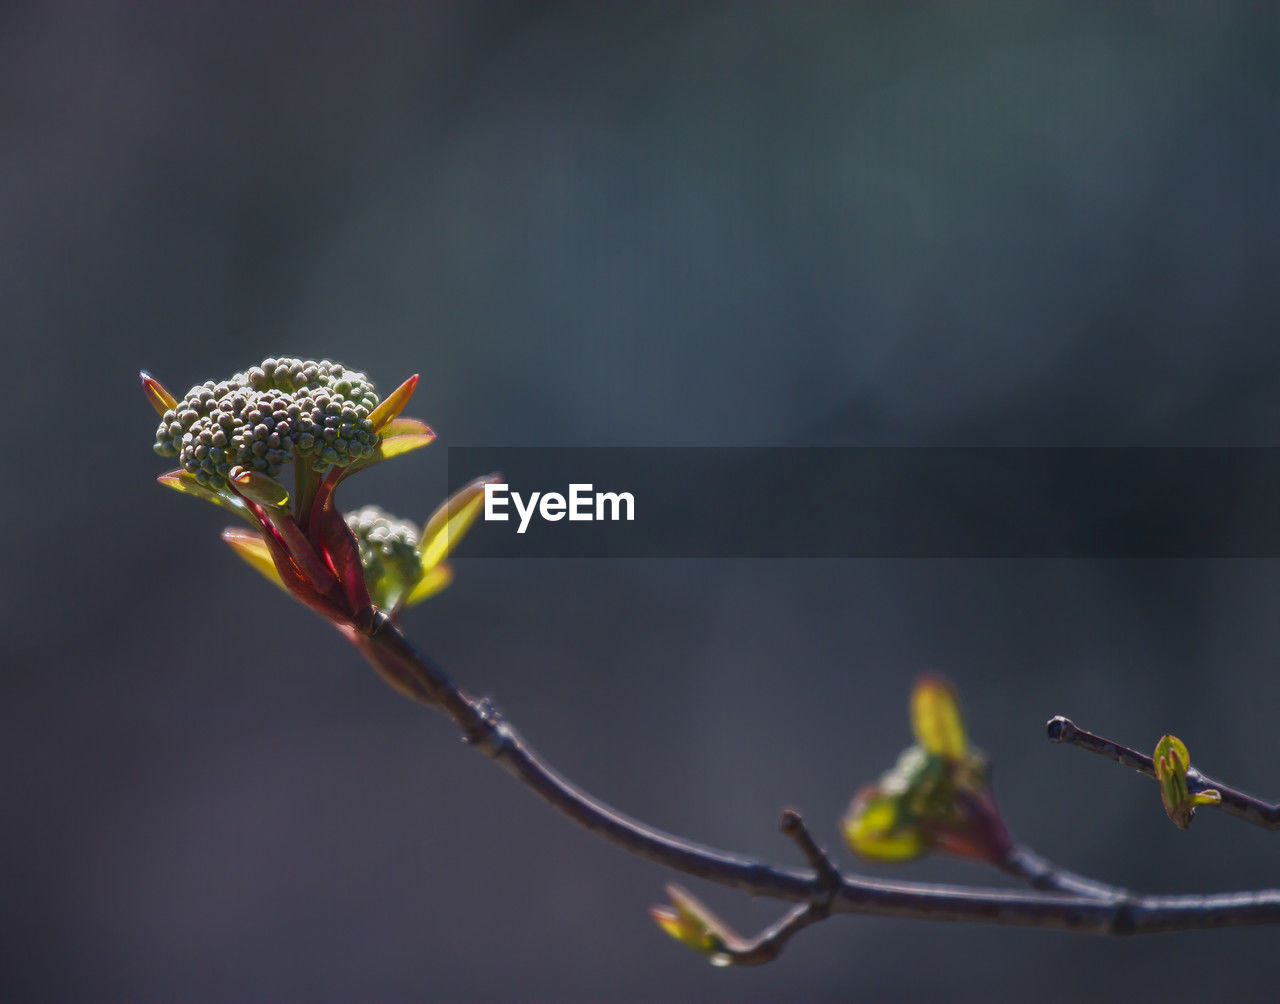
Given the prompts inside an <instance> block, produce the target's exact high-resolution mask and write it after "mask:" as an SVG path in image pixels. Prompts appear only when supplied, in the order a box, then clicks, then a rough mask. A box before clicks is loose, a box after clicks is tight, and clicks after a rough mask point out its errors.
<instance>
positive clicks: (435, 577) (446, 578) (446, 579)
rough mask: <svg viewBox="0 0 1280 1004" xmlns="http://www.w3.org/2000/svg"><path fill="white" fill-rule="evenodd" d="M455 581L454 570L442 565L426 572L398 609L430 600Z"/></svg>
mask: <svg viewBox="0 0 1280 1004" xmlns="http://www.w3.org/2000/svg"><path fill="white" fill-rule="evenodd" d="M452 581H453V569H452V568H450V567H449V566H448V565H447V564H444V563H441V564H439V565H435V566H433V567H432V568H431V569H430V570H429V571H427V572H424V573H423V575H422V578H421V579H419V580H418V584H417V585H416V586H414V587H413V591H412V592H411V593H410V594H409V595H408V596H407V597H405V598H404V599H403V600H401V601H400V603H399V604H398V605H397V609H401V608H404V607H412V606H415V605H416V604H419V603H421V602H422V601H423V600H426V599H430V598H431V597H432V596H435V594H436V593H438V592H440V591H441V590H442V589H444V588H445V587H446V586H448V585H449V583H451V582H452Z"/></svg>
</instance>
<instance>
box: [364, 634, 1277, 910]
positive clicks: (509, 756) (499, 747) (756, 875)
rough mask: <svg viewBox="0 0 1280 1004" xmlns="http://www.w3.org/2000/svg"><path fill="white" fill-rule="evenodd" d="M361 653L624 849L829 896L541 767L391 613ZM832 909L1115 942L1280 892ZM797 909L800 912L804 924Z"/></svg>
mask: <svg viewBox="0 0 1280 1004" xmlns="http://www.w3.org/2000/svg"><path fill="white" fill-rule="evenodd" d="M360 648H361V651H362V652H363V654H364V655H365V656H366V657H367V658H368V659H369V660H370V661H371V662H373V663H374V665H375V666H376V667H378V668H379V669H380V670H381V671H382V672H384V673H386V672H391V675H393V676H395V677H405V676H406V675H408V676H412V678H413V684H412V690H413V691H414V692H415V693H416V694H417V695H418V696H419V697H420V698H421V699H424V700H426V701H427V702H429V703H431V704H433V705H434V706H436V707H439V708H440V709H441V710H443V711H444V712H445V713H446V714H448V715H449V717H450V718H452V719H453V721H454V722H455V724H456V725H457V726H458V727H459V729H460V730H461V731H462V734H463V738H464V740H466V741H467V742H468V743H470V744H471V745H472V746H474V747H475V748H476V749H478V750H480V751H482V752H484V753H485V754H487V755H488V756H490V757H491V758H493V760H495V761H496V762H497V763H498V764H499V765H500V766H501V767H502V768H503V769H504V770H506V771H507V772H508V773H510V774H512V775H513V776H514V777H516V778H517V779H518V780H519V781H520V782H521V783H522V784H524V785H525V786H526V787H527V788H529V789H530V790H531V791H532V792H533V793H534V794H536V795H538V796H539V797H540V798H542V799H543V800H545V801H546V802H548V803H549V804H550V805H551V806H552V807H554V808H555V809H557V810H559V811H560V812H561V813H563V814H564V815H566V816H568V817H569V818H570V819H572V820H573V821H574V822H576V823H578V824H579V825H580V826H582V827H583V828H585V829H587V830H589V831H591V832H592V833H596V834H598V835H599V836H601V837H603V838H605V839H606V840H609V841H611V842H612V843H614V844H616V845H617V846H619V847H621V848H622V849H624V850H626V851H629V852H630V853H632V854H636V855H638V856H640V857H643V858H647V859H648V860H650V861H654V862H657V863H658V864H662V865H665V866H666V867H669V868H672V869H674V870H676V871H681V872H684V873H686V874H688V875H693V876H696V877H698V878H703V879H708V880H709V881H712V882H717V883H719V884H721V885H726V886H730V887H732V888H735V889H739V890H741V891H743V892H746V893H749V894H751V895H756V896H767V897H770V898H772V899H778V900H784V901H791V902H797V903H802V904H805V905H806V907H807V906H808V905H810V904H812V903H813V902H814V901H815V900H819V899H820V898H821V897H823V896H824V895H825V894H826V892H827V881H826V880H825V879H824V877H823V876H820V875H819V874H817V873H816V872H810V871H795V870H793V869H788V868H779V867H776V866H773V865H769V864H766V863H765V862H762V861H758V860H755V859H752V858H747V857H743V856H741V855H737V854H731V853H727V852H724V851H720V850H715V849H713V848H710V847H706V846H704V845H701V844H697V843H693V842H691V841H688V840H684V839H682V838H680V837H675V836H672V835H671V834H668V833H663V832H662V831H661V830H658V829H655V828H654V827H651V826H648V825H646V824H644V823H641V822H639V821H637V820H634V819H631V818H629V817H627V816H625V815H623V814H622V813H620V812H617V811H616V810H614V809H612V808H610V807H609V806H607V805H605V804H604V803H602V802H599V801H597V800H596V799H594V798H592V797H591V796H590V795H588V794H586V793H585V792H583V791H580V790H579V789H578V788H576V787H574V786H573V785H572V784H571V783H570V782H569V781H567V780H565V779H564V778H563V777H561V776H560V775H559V774H557V773H556V772H555V771H554V770H553V769H552V768H551V767H549V766H547V765H546V764H544V763H543V762H542V761H541V760H540V759H539V758H538V756H537V754H536V753H534V752H533V750H532V749H531V748H530V747H529V746H528V745H527V744H526V743H525V742H524V740H523V739H522V738H521V737H520V735H519V734H518V733H517V732H516V730H515V729H514V728H512V726H511V725H510V724H509V723H508V722H506V721H505V720H504V719H503V718H502V717H501V716H500V715H498V714H497V712H496V711H495V710H494V709H493V707H492V705H491V704H489V702H487V701H476V700H474V699H472V698H471V697H469V696H467V695H466V694H465V693H464V692H463V691H461V690H460V689H458V688H457V687H456V686H455V685H454V684H453V683H452V681H450V680H449V678H448V676H446V675H445V674H444V672H443V671H442V670H440V669H439V667H437V666H436V665H435V664H434V663H433V662H431V660H429V659H428V658H427V657H426V656H424V655H422V654H421V653H420V652H418V651H417V650H416V649H415V648H414V647H413V645H412V644H411V643H410V642H409V640H408V639H407V638H406V637H405V636H404V634H403V633H402V632H401V631H400V629H399V628H398V627H397V626H396V625H395V624H394V623H393V622H392V621H391V619H390V618H388V617H386V616H385V615H384V614H381V613H379V614H378V615H377V617H376V619H375V622H374V625H373V627H372V629H371V631H370V634H369V635H368V636H367V637H365V638H363V639H362V644H361V645H360ZM388 667H391V669H390V670H388ZM829 909H830V912H832V913H858V914H876V915H881V916H896V917H917V918H922V919H930V920H950V921H963V922H979V923H992V924H1009V925H1020V926H1028V927H1044V928H1058V929H1063V930H1073V931H1087V932H1091V933H1096V934H1112V935H1114V934H1137V933H1151V932H1157V931H1180V930H1191V929H1198V928H1209V927H1228V926H1231V927H1234V926H1242V925H1252V924H1276V923H1280V890H1273V889H1268V890H1258V891H1253V892H1241V893H1221V894H1217V895H1211V896H1141V895H1136V894H1133V893H1128V892H1125V891H1117V892H1116V894H1114V895H1108V896H1107V897H1105V898H1101V897H1094V896H1081V895H1064V894H1060V893H1043V892H1015V891H1009V890H1003V889H987V888H965V887H957V886H947V885H934V884H931V883H922V882H883V881H874V880H872V879H867V878H862V877H860V876H850V875H844V876H841V878H840V884H839V886H838V888H837V889H836V890H835V893H834V895H833V896H832V897H831V900H830V907H829ZM800 912H801V911H799V910H797V911H795V913H796V915H797V917H798V916H799V915H800ZM813 919H815V920H816V919H818V918H816V917H815V918H813ZM812 922H813V920H808V921H806V922H805V923H806V924H807V923H812ZM779 923H780V925H786V924H787V923H792V924H793V925H794V924H796V923H798V921H797V920H794V919H789V918H784V919H783V920H782V921H780V922H779Z"/></svg>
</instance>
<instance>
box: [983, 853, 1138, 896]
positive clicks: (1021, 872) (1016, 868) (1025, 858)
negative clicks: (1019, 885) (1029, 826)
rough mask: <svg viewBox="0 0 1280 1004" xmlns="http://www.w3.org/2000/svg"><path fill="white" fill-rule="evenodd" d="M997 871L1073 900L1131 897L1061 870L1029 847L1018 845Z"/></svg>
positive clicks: (1118, 888)
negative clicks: (1081, 898) (1067, 896)
mask: <svg viewBox="0 0 1280 1004" xmlns="http://www.w3.org/2000/svg"><path fill="white" fill-rule="evenodd" d="M996 867H998V868H999V869H1000V870H1001V871H1003V872H1005V873H1006V874H1008V875H1012V876H1013V877H1014V878H1016V879H1018V880H1020V881H1022V882H1025V883H1026V884H1027V885H1029V886H1031V888H1033V889H1043V890H1045V891H1047V892H1065V893H1067V894H1069V895H1071V896H1083V897H1085V898H1087V899H1102V900H1108V899H1123V898H1124V897H1126V896H1128V895H1129V893H1128V891H1127V890H1125V889H1121V888H1120V887H1119V886H1114V885H1107V884H1106V883H1105V882H1099V881H1097V880H1096V879H1091V878H1086V877H1085V876H1083V875H1077V874H1075V872H1069V871H1067V870H1066V869H1065V868H1059V867H1058V866H1057V865H1055V864H1053V863H1052V862H1050V861H1046V860H1045V859H1044V858H1042V857H1041V856H1040V855H1039V854H1037V853H1036V852H1035V851H1033V850H1032V849H1031V848H1030V847H1024V846H1022V845H1021V844H1017V845H1015V846H1014V847H1013V848H1012V849H1011V850H1010V851H1009V856H1008V857H1007V858H1005V859H1004V860H1003V861H1001V862H999V863H998V865H997V866H996Z"/></svg>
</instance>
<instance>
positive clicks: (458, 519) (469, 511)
mask: <svg viewBox="0 0 1280 1004" xmlns="http://www.w3.org/2000/svg"><path fill="white" fill-rule="evenodd" d="M501 480H502V475H500V474H486V475H485V476H484V477H482V478H476V479H475V480H474V481H471V482H469V483H468V484H466V485H464V486H463V487H461V488H459V489H458V490H457V491H456V492H454V493H453V494H452V495H450V496H449V498H447V499H445V501H444V502H442V503H441V505H440V507H439V508H438V509H436V511H435V512H434V513H432V514H431V518H430V519H428V520H427V525H426V526H425V527H423V528H422V543H421V544H420V545H419V550H420V552H421V554H422V571H423V573H424V574H425V573H426V572H428V571H430V570H431V569H432V568H434V567H435V566H436V565H438V564H439V563H440V562H442V561H443V560H444V559H445V558H447V557H448V556H449V552H450V551H452V550H453V549H454V548H455V547H456V546H457V545H458V542H459V541H460V540H462V537H463V535H464V534H465V533H466V532H467V530H468V529H469V528H470V526H471V524H472V523H474V522H475V518H476V516H478V515H479V514H480V510H481V509H482V508H483V507H484V487H485V485H489V484H497V483H498V482H499V481H501Z"/></svg>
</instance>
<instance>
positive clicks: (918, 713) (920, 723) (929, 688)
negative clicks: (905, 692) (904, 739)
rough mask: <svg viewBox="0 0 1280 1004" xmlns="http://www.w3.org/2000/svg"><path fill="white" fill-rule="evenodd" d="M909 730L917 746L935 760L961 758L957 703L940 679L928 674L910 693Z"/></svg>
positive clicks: (962, 746) (962, 742)
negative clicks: (918, 743)
mask: <svg viewBox="0 0 1280 1004" xmlns="http://www.w3.org/2000/svg"><path fill="white" fill-rule="evenodd" d="M911 728H912V731H913V732H914V733H915V736H916V739H917V740H919V742H920V745H921V746H923V747H924V748H925V749H926V750H928V751H929V752H930V753H932V754H934V755H935V756H940V757H944V758H945V759H947V760H952V761H956V760H960V759H962V758H963V757H964V754H965V734H964V720H963V719H962V718H961V717H960V703H959V701H957V700H956V694H955V691H954V690H953V689H952V687H951V684H949V683H948V682H947V681H946V680H944V679H943V678H942V677H940V676H937V675H935V674H932V673H929V674H926V675H925V676H922V677H921V678H920V679H919V680H918V681H917V682H916V686H915V689H914V690H913V691H912V692H911Z"/></svg>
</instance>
